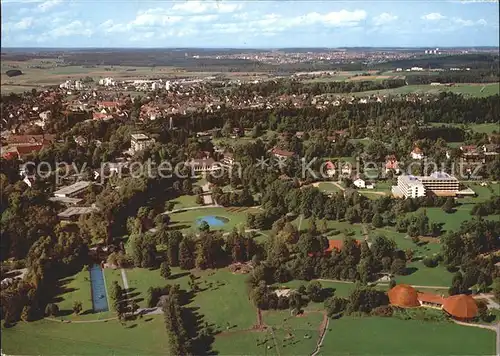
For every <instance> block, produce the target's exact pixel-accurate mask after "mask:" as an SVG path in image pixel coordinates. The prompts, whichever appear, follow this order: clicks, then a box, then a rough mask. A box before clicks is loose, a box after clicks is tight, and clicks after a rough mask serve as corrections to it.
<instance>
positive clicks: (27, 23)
mask: <svg viewBox="0 0 500 356" xmlns="http://www.w3.org/2000/svg"><path fill="white" fill-rule="evenodd" d="M33 22H34V19H33V17H25V18H23V19H21V20H20V21H19V22H16V23H14V24H13V25H12V27H13V28H14V29H16V30H27V29H29V28H30V27H32V26H33Z"/></svg>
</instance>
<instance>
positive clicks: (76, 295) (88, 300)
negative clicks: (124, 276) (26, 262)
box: [53, 270, 121, 321]
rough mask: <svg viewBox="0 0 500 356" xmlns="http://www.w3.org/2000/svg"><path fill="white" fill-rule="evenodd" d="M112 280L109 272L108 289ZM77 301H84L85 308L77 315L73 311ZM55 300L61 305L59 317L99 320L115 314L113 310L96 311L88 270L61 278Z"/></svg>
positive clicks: (72, 319)
mask: <svg viewBox="0 0 500 356" xmlns="http://www.w3.org/2000/svg"><path fill="white" fill-rule="evenodd" d="M118 274H119V272H118ZM112 280H113V278H112V277H111V276H110V278H108V274H106V285H107V288H108V290H109V289H110V287H111V282H112ZM120 281H121V277H120ZM75 301H79V302H81V303H82V307H83V309H82V313H81V314H80V315H75V314H74V313H73V303H74V302H75ZM53 302H54V303H56V304H57V306H58V307H59V315H58V317H57V318H58V319H63V320H71V321H79V320H99V319H107V318H111V317H114V316H115V315H114V313H113V312H112V311H108V312H102V313H94V311H93V305H92V294H91V286H90V273H89V271H87V270H85V271H81V272H78V273H77V274H75V275H73V276H71V277H67V278H64V279H61V280H60V281H59V291H58V293H57V294H56V296H55V298H54V300H53Z"/></svg>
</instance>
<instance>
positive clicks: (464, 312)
mask: <svg viewBox="0 0 500 356" xmlns="http://www.w3.org/2000/svg"><path fill="white" fill-rule="evenodd" d="M443 309H444V311H446V312H447V313H448V314H449V315H450V316H452V317H453V318H455V319H458V320H470V319H472V318H474V317H476V316H477V313H478V307H477V304H476V301H475V300H474V298H472V297H471V296H470V295H466V294H458V295H452V296H451V297H448V298H446V299H445V300H444V303H443Z"/></svg>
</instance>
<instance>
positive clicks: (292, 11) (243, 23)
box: [2, 0, 499, 48]
mask: <svg viewBox="0 0 500 356" xmlns="http://www.w3.org/2000/svg"><path fill="white" fill-rule="evenodd" d="M498 11H499V4H498V2H497V1H490V2H487V1H474V0H468V1H459V0H457V1H439V0H434V1H429V0H428V1H425V0H421V1H420V0H419V1H417V0H406V1H394V0H393V1H379V0H371V1H334V0H327V1H287V0H281V1H258V0H255V1H244V2H242V1H235V0H217V1H211V0H200V1H194V0H177V1H159V0H156V1H141V0H45V1H44V0H40V1H38V0H3V1H2V47H265V48H279V47H345V46H350V47H353V46H373V47H375V46H402V47H414V46H419V47H420V46H424V47H439V46H441V47H444V46H498V42H499V25H498Z"/></svg>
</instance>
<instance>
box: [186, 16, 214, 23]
mask: <svg viewBox="0 0 500 356" xmlns="http://www.w3.org/2000/svg"><path fill="white" fill-rule="evenodd" d="M217 18H218V16H217V15H203V16H191V17H189V21H190V22H213V21H215V20H217Z"/></svg>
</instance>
